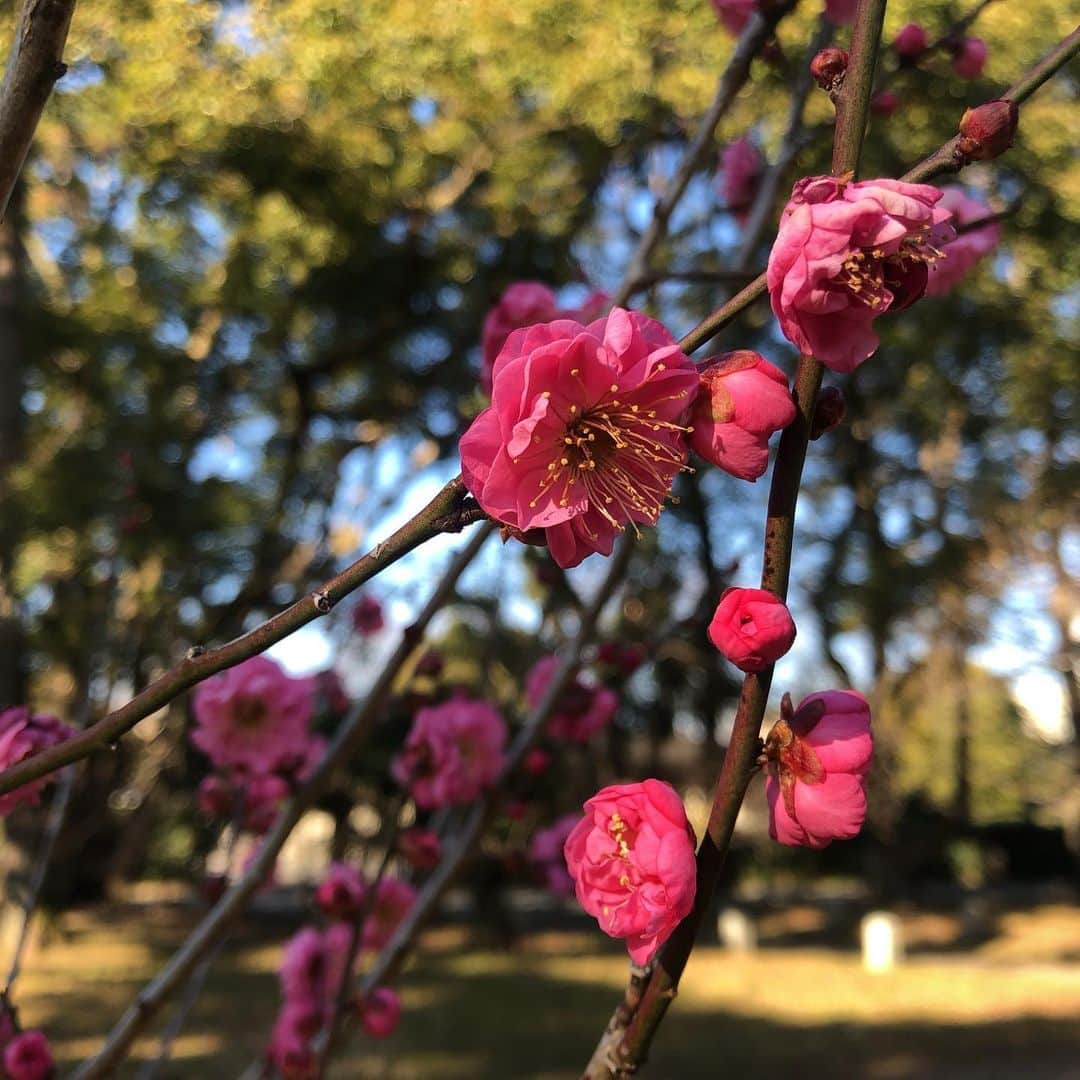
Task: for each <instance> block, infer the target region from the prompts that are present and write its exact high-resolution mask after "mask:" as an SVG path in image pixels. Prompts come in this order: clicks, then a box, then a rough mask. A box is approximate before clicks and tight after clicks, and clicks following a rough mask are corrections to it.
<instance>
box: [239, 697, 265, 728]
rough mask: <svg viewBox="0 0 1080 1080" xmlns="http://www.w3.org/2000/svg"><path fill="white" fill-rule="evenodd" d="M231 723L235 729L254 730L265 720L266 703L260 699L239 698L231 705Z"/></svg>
mask: <svg viewBox="0 0 1080 1080" xmlns="http://www.w3.org/2000/svg"><path fill="white" fill-rule="evenodd" d="M232 714H233V721H234V722H235V723H236V725H237V727H241V728H247V729H248V730H254V729H255V728H259V727H262V724H263V721H264V720H265V719H266V703H265V702H264V701H263V700H262V699H261V698H256V697H241V698H237V699H236V701H235V702H234V703H233V710H232Z"/></svg>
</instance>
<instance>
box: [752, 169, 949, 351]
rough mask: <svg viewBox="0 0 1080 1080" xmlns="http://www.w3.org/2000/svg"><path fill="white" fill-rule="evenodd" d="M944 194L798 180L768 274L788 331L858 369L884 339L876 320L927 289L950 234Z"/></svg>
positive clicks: (808, 347)
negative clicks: (931, 267) (933, 266)
mask: <svg viewBox="0 0 1080 1080" xmlns="http://www.w3.org/2000/svg"><path fill="white" fill-rule="evenodd" d="M940 198H941V192H940V191H939V190H938V189H937V188H936V187H932V186H931V185H929V184H908V183H905V182H904V181H903V180H863V181H859V182H858V183H852V182H850V181H847V180H845V179H844V178H836V177H831V176H810V177H806V178H805V179H802V180H800V181H799V182H798V183H797V184H796V185H795V188H794V190H793V192H792V195H791V199H790V201H789V202H788V204H787V206H786V207H785V208H784V211H783V214H782V215H781V220H780V229H779V232H778V233H777V236H776V241H775V243H774V244H773V248H772V252H771V253H770V255H769V265H768V271H767V278H768V285H769V294H770V298H771V301H772V309H773V312H774V313H775V315H776V317H777V319H779V321H780V329H781V330H782V331H783V333H784V336H785V337H786V338H787V339H788V340H789V341H790V342H791V343H792V344H793V345H795V346H796V347H797V348H798V349H799V350H801V351H802V352H804V353H809V354H811V355H813V356H816V357H817V358H818V359H819V360H820V361H821V362H822V363H823V364H825V365H827V366H828V367H830V368H832V369H833V370H834V371H845V372H848V371H854V369H855V368H857V367H858V366H859V364H861V363H862V362H863V361H864V360H865V359H866V358H867V357H868V356H870V355H871V354H872V353H873V352H874V350H875V349H876V348H877V346H878V339H877V335H876V334H875V333H874V331H873V329H872V324H873V322H874V320H875V319H876V318H877V317H878V316H879V315H883V314H884V313H885V312H886V311H901V310H903V309H904V308H906V307H908V306H909V305H911V304H913V303H914V302H915V301H916V300H917V299H918V298H919V297H920V296H922V294H923V292H924V290H925V288H926V280H927V275H928V273H929V270H928V267H929V265H930V264H931V263H933V262H934V261H935V260H936V259H938V258H940V255H941V252H940V251H939V250H938V248H939V247H940V245H941V244H943V243H945V242H946V241H947V240H948V239H949V238H950V237H951V235H952V230H951V228H950V227H949V226H948V225H947V222H948V220H949V218H950V216H951V215H950V213H949V211H948V210H947V209H945V208H944V207H940V206H937V205H936V204H937V202H938V201H939V200H940Z"/></svg>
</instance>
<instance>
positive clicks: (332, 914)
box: [315, 863, 367, 922]
mask: <svg viewBox="0 0 1080 1080" xmlns="http://www.w3.org/2000/svg"><path fill="white" fill-rule="evenodd" d="M366 897H367V885H366V884H365V883H364V879H363V878H362V877H361V876H360V872H359V871H358V870H355V869H354V868H353V867H351V866H347V865H345V863H331V864H330V865H329V866H328V867H327V868H326V876H325V877H324V878H323V880H322V882H321V884H320V885H319V888H318V890H317V891H316V893H315V904H316V906H317V907H318V909H319V910H320V911H321V912H322V913H323V914H324V915H325V916H327V918H330V919H340V920H341V921H342V922H349V921H350V920H352V919H354V918H355V917H356V915H357V913H358V912H359V911H360V908H361V907H362V906H363V904H364V900H365V898H366Z"/></svg>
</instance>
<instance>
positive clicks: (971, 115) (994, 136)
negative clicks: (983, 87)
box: [960, 100, 1020, 161]
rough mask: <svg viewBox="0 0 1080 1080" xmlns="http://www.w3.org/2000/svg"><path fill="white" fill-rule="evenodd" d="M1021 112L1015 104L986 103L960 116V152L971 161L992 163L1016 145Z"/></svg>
mask: <svg viewBox="0 0 1080 1080" xmlns="http://www.w3.org/2000/svg"><path fill="white" fill-rule="evenodd" d="M1019 120H1020V110H1019V109H1018V108H1017V107H1016V103H1015V102H1013V101H1001V100H998V101H985V102H983V104H982V105H976V106H975V108H974V109H968V110H967V111H966V112H965V113H964V115H963V116H961V117H960V153H961V154H963V156H964V157H965V158H967V159H968V160H969V161H989V160H990V159H991V158H996V157H997V156H998V155H999V154H1003V153H1005V151H1006V150H1008V149H1009V147H1010V146H1012V144H1013V138H1014V137H1015V135H1016V125H1017V123H1018V121H1019Z"/></svg>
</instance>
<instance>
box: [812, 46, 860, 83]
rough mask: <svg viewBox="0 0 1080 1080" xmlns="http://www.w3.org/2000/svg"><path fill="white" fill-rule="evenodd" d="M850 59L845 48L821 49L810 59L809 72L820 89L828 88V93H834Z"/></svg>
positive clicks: (842, 79)
mask: <svg viewBox="0 0 1080 1080" xmlns="http://www.w3.org/2000/svg"><path fill="white" fill-rule="evenodd" d="M850 59H851V57H850V56H848V53H847V50H846V49H837V48H835V47H833V48H828V49H822V50H821V51H820V52H818V53H816V54H815V56H814V59H813V60H811V61H810V74H811V75H813V77H814V82H816V83H817V84H818V86H820V87H821V89H822V90H828V91H829V93H830V94H831V93H835V92H836V91H837V90H839V89H840V84H841V83H842V82H843V81H844V75H845V74H846V73H847V66H848V61H849V60H850Z"/></svg>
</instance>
